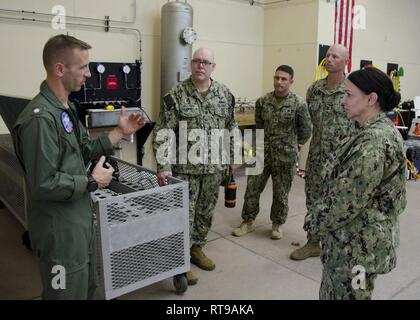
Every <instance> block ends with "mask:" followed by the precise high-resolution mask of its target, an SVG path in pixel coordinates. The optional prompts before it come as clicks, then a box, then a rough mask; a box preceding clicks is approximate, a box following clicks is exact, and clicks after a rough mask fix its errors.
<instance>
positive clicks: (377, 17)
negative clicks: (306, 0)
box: [318, 0, 420, 101]
mask: <svg viewBox="0 0 420 320" xmlns="http://www.w3.org/2000/svg"><path fill="white" fill-rule="evenodd" d="M356 5H361V6H364V8H365V9H366V29H364V30H363V29H359V30H354V37H353V68H352V69H353V70H358V69H359V68H360V60H372V61H373V63H374V64H375V65H376V66H378V67H379V68H380V69H381V70H382V71H384V72H386V67H387V63H397V64H399V65H400V66H402V67H403V68H404V70H405V76H404V77H403V78H401V95H402V100H403V101H405V100H408V99H412V98H413V97H414V96H416V95H420V61H419V57H420V37H419V35H418V32H419V30H420V19H419V16H418V15H419V13H420V1H418V0H400V1H393V0H356ZM319 17H320V18H319V25H320V26H323V27H320V34H319V37H318V42H319V43H323V44H331V43H333V38H334V29H333V28H328V26H331V25H333V24H334V1H331V2H329V3H327V2H326V0H320V11H319Z"/></svg>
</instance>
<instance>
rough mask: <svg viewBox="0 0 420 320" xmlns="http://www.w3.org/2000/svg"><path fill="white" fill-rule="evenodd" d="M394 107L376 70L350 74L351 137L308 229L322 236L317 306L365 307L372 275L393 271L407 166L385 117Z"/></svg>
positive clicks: (395, 96)
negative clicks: (334, 302)
mask: <svg viewBox="0 0 420 320" xmlns="http://www.w3.org/2000/svg"><path fill="white" fill-rule="evenodd" d="M400 99H401V96H400V94H399V93H398V92H396V91H395V90H394V88H393V85H392V82H391V80H390V79H389V77H388V76H387V75H386V74H385V73H383V72H382V71H380V70H378V69H374V68H367V69H364V70H359V71H356V72H353V73H352V74H350V75H349V77H348V80H347V81H346V90H345V96H344V98H343V106H344V110H345V112H346V113H347V117H348V118H349V119H353V120H355V121H356V122H357V124H358V126H357V127H358V128H357V132H356V134H355V135H354V136H353V137H351V138H350V139H349V140H348V141H347V142H345V143H343V144H342V145H341V147H340V148H339V149H338V152H337V153H336V156H335V159H334V162H333V163H332V166H333V168H332V171H331V172H332V173H331V175H330V176H329V177H328V179H327V183H326V184H325V189H324V191H323V196H322V197H321V198H320V199H319V200H318V201H317V205H316V206H314V209H313V211H312V212H310V214H311V220H310V221H308V223H309V228H310V231H311V232H313V233H314V234H319V235H320V236H321V246H322V248H321V261H322V263H323V273H322V282H321V288H320V292H319V297H320V299H322V300H324V299H370V298H371V296H372V292H373V288H374V280H375V279H376V277H377V275H378V274H384V273H388V272H390V271H391V270H392V269H394V268H395V266H396V249H397V247H398V245H399V220H398V216H399V215H400V214H401V213H402V212H403V211H404V209H405V206H406V187H405V184H406V169H405V166H406V162H405V161H406V160H405V152H404V147H403V141H402V137H401V135H400V134H399V132H398V131H397V129H396V128H395V127H394V126H393V124H392V123H391V122H390V120H389V119H388V118H387V117H386V114H385V112H387V111H391V110H393V109H394V108H395V107H396V106H397V105H398V103H399V101H400Z"/></svg>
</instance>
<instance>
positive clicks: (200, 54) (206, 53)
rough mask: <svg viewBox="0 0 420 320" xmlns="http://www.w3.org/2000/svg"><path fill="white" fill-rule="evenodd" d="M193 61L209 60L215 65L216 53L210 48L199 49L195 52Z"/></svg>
mask: <svg viewBox="0 0 420 320" xmlns="http://www.w3.org/2000/svg"><path fill="white" fill-rule="evenodd" d="M193 59H201V60H207V61H210V62H213V63H214V53H213V50H211V49H210V48H199V49H197V50H195V51H194V54H193Z"/></svg>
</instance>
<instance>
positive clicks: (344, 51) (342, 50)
mask: <svg viewBox="0 0 420 320" xmlns="http://www.w3.org/2000/svg"><path fill="white" fill-rule="evenodd" d="M330 50H334V51H335V52H337V53H339V54H340V55H341V56H342V57H343V58H345V59H349V57H350V54H349V49H347V48H346V47H345V46H343V45H342V44H338V43H336V44H335V45H333V46H332V47H331V48H330Z"/></svg>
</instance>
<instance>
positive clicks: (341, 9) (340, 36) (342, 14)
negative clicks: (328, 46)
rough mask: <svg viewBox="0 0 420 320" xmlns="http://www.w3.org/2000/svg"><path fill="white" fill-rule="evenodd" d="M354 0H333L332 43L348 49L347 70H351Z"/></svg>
mask: <svg viewBox="0 0 420 320" xmlns="http://www.w3.org/2000/svg"><path fill="white" fill-rule="evenodd" d="M354 1H355V0H336V1H335V28H334V43H338V44H342V45H343V46H345V47H346V48H347V49H349V53H350V60H349V64H348V66H347V71H348V72H350V71H351V65H352V51H353V17H354Z"/></svg>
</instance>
